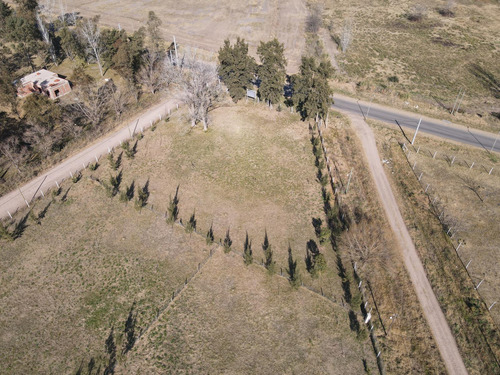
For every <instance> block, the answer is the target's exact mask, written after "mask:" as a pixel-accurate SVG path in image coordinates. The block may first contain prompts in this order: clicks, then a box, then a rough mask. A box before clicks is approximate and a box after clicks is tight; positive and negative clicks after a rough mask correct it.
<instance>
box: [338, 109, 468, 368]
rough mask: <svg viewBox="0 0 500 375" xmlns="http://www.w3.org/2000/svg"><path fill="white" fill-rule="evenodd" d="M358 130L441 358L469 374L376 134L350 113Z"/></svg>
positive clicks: (449, 365) (450, 365) (383, 204)
mask: <svg viewBox="0 0 500 375" xmlns="http://www.w3.org/2000/svg"><path fill="white" fill-rule="evenodd" d="M346 115H348V116H349V117H350V118H351V120H352V125H353V128H354V129H355V131H356V133H357V135H358V137H359V139H360V140H361V144H362V146H363V150H364V153H365V157H366V159H367V161H368V166H369V169H370V172H371V174H372V176H373V180H374V181H375V186H376V188H377V192H378V195H379V197H380V200H381V202H382V207H383V208H384V210H385V213H386V216H387V219H388V221H389V224H390V226H391V229H392V231H393V232H394V234H395V237H396V240H397V242H398V245H399V247H400V250H401V253H402V255H403V260H404V263H405V266H406V269H407V270H408V274H409V275H410V279H411V281H412V283H413V286H414V288H415V291H416V293H417V297H418V300H419V302H420V305H421V306H422V310H423V311H424V314H425V317H426V319H427V322H428V324H429V326H430V328H431V332H432V335H433V337H434V340H435V342H436V344H437V346H438V349H439V352H440V353H441V357H442V358H443V361H444V363H445V366H446V369H447V370H448V373H449V374H453V375H461V374H467V370H466V368H465V365H464V362H463V360H462V357H461V355H460V352H459V351H458V347H457V343H456V341H455V338H454V337H453V334H452V333H451V330H450V327H449V326H448V322H447V321H446V318H445V316H444V314H443V312H442V310H441V307H440V306H439V302H438V300H437V298H436V296H435V295H434V292H433V290H432V287H431V284H430V283H429V280H428V279H427V275H426V273H425V270H424V267H423V265H422V262H421V261H420V258H419V256H418V253H417V250H416V248H415V245H414V244H413V241H412V239H411V237H410V233H409V232H408V229H407V228H406V225H405V223H404V220H403V217H402V215H401V212H400V211H399V207H398V204H397V202H396V198H395V197H394V194H393V193H392V189H391V185H390V183H389V180H388V178H387V176H386V175H385V172H384V168H383V166H382V163H381V161H380V155H379V153H378V150H377V145H376V143H375V136H374V134H373V132H372V130H371V129H370V127H369V126H368V124H367V123H366V122H365V121H364V120H363V118H362V117H361V116H359V115H358V116H357V115H352V114H348V113H346Z"/></svg>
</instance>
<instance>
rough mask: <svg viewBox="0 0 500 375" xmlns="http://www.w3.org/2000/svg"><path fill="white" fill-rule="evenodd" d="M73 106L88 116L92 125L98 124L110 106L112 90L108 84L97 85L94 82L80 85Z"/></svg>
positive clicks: (84, 115) (85, 116) (81, 113)
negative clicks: (110, 90)
mask: <svg viewBox="0 0 500 375" xmlns="http://www.w3.org/2000/svg"><path fill="white" fill-rule="evenodd" d="M75 94H76V97H75V102H74V103H73V108H75V110H76V111H77V112H78V113H80V115H82V116H83V117H84V118H86V119H87V120H88V121H89V122H90V123H91V124H92V126H96V125H98V124H99V123H100V122H101V121H102V120H103V119H104V116H105V115H106V112H107V111H108V107H109V101H110V92H109V88H108V87H107V85H103V86H101V87H97V86H95V85H93V84H89V85H84V86H80V88H78V89H76V90H75Z"/></svg>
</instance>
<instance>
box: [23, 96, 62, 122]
mask: <svg viewBox="0 0 500 375" xmlns="http://www.w3.org/2000/svg"><path fill="white" fill-rule="evenodd" d="M23 110H24V117H25V120H26V121H27V122H28V123H30V124H38V125H41V126H43V127H44V128H47V129H49V130H52V129H53V128H54V126H55V125H56V124H57V123H59V122H60V119H61V115H62V109H61V107H60V106H59V105H58V104H56V103H55V102H54V101H53V100H50V99H49V98H48V97H47V96H45V95H41V94H33V95H30V96H28V97H27V98H26V101H25V102H24V104H23Z"/></svg>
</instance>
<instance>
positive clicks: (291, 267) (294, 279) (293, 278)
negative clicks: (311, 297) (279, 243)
mask: <svg viewBox="0 0 500 375" xmlns="http://www.w3.org/2000/svg"><path fill="white" fill-rule="evenodd" d="M287 272H288V280H289V281H290V284H292V286H293V287H294V288H298V287H299V286H300V283H301V280H300V274H299V271H298V270H297V261H296V260H293V255H292V248H291V247H290V245H288V270H287Z"/></svg>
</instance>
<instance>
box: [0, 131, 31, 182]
mask: <svg viewBox="0 0 500 375" xmlns="http://www.w3.org/2000/svg"><path fill="white" fill-rule="evenodd" d="M0 153H2V154H3V155H4V156H5V157H6V158H7V159H9V161H10V162H11V163H12V165H13V166H14V167H15V168H16V169H17V171H18V172H19V173H21V165H22V163H23V161H24V159H25V157H26V155H27V151H26V148H25V147H22V146H21V145H20V143H19V139H18V138H17V137H15V136H10V137H9V138H7V139H5V140H2V142H1V143H0Z"/></svg>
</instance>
